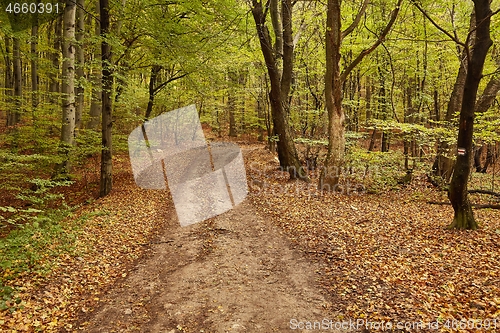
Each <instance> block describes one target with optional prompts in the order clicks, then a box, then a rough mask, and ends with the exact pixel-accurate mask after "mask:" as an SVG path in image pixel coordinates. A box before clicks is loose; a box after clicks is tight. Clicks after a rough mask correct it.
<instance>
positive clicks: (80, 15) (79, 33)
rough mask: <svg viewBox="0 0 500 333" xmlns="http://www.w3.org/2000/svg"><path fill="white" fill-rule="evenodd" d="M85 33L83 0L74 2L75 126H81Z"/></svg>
mask: <svg viewBox="0 0 500 333" xmlns="http://www.w3.org/2000/svg"><path fill="white" fill-rule="evenodd" d="M84 33H85V0H77V2H76V77H77V82H78V83H77V85H76V87H75V95H76V100H75V102H76V111H75V127H76V128H78V129H79V128H82V115H83V109H84V97H85V96H84V89H83V84H82V79H83V78H84V72H83V66H84V64H85V56H84V51H83V35H84Z"/></svg>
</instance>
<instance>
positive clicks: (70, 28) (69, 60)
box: [57, 0, 76, 174]
mask: <svg viewBox="0 0 500 333" xmlns="http://www.w3.org/2000/svg"><path fill="white" fill-rule="evenodd" d="M75 13H76V5H75V2H74V1H73V0H66V6H65V7H64V19H63V40H62V54H63V64H62V128H61V153H62V154H63V159H64V160H63V163H62V165H61V166H60V169H59V170H57V171H58V173H59V174H68V173H69V172H70V162H69V154H70V151H71V147H72V146H73V144H74V140H75Z"/></svg>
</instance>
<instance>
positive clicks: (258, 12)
mask: <svg viewBox="0 0 500 333" xmlns="http://www.w3.org/2000/svg"><path fill="white" fill-rule="evenodd" d="M270 2H271V3H272V4H271V3H270ZM270 2H268V3H267V5H266V7H265V8H264V6H263V2H262V1H260V0H252V3H251V6H252V15H253V18H254V20H255V26H256V28H257V35H258V37H259V42H260V47H261V51H262V55H263V56H264V60H265V63H266V67H267V71H268V74H269V81H270V85H271V91H270V93H269V99H270V101H271V103H270V104H271V113H272V119H273V125H274V134H275V135H276V136H277V140H278V142H277V147H278V158H279V161H280V165H281V167H282V168H283V169H284V170H286V171H288V173H289V174H290V179H302V180H308V177H307V174H306V172H305V171H304V169H303V167H302V165H301V163H300V161H299V157H298V154H297V150H296V148H295V144H294V141H293V133H292V129H291V127H290V124H289V113H290V87H291V83H292V75H293V56H294V51H293V49H294V43H293V36H292V9H293V8H292V6H293V5H292V1H291V0H282V1H281V12H278V8H279V6H278V4H277V0H270ZM268 6H270V7H268ZM269 10H270V11H271V19H272V24H273V28H274V32H275V43H274V46H273V42H272V39H271V34H270V33H269V29H268V27H267V24H266V18H267V13H268V11H269ZM281 62H282V64H283V65H282V66H281V67H280V63H281Z"/></svg>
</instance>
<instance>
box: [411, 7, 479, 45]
mask: <svg viewBox="0 0 500 333" xmlns="http://www.w3.org/2000/svg"><path fill="white" fill-rule="evenodd" d="M411 3H412V4H413V5H414V6H415V7H417V9H418V10H419V11H420V12H421V13H422V15H424V16H425V18H426V19H428V20H429V21H430V22H431V23H432V24H433V25H434V26H435V27H436V28H437V29H438V30H439V31H441V32H442V33H444V34H445V35H446V36H448V37H449V38H450V39H451V40H452V41H454V42H455V43H457V44H458V45H461V46H463V47H465V48H467V49H469V48H468V47H467V44H466V43H463V42H461V41H460V40H458V38H456V37H455V36H453V35H452V34H450V33H449V32H448V31H446V29H444V28H441V26H439V25H438V24H437V23H436V21H434V20H433V19H432V18H431V17H430V16H429V14H427V12H426V11H425V10H423V9H422V7H420V5H419V4H418V3H417V1H416V0H411Z"/></svg>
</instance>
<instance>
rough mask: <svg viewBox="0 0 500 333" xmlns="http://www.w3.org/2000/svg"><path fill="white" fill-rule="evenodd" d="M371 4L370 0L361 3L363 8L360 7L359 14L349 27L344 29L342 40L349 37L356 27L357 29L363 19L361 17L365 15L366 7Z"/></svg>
mask: <svg viewBox="0 0 500 333" xmlns="http://www.w3.org/2000/svg"><path fill="white" fill-rule="evenodd" d="M369 4H370V0H365V1H364V2H363V4H362V5H361V8H360V9H359V12H358V14H357V15H356V17H355V18H354V21H352V23H351V25H350V26H349V27H347V29H345V30H344V31H342V33H341V35H340V40H342V39H344V38H345V37H347V36H348V35H349V34H350V33H351V32H353V31H354V29H356V27H357V26H358V25H359V22H360V21H361V18H362V17H363V15H364V14H365V12H366V7H368V5H369Z"/></svg>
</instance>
